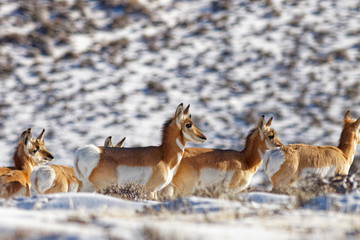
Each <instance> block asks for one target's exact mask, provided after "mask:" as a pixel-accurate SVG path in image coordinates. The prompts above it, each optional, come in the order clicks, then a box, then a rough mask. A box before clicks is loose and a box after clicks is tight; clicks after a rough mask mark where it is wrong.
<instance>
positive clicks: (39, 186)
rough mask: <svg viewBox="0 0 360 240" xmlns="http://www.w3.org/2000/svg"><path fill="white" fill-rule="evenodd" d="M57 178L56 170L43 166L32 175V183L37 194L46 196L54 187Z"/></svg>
mask: <svg viewBox="0 0 360 240" xmlns="http://www.w3.org/2000/svg"><path fill="white" fill-rule="evenodd" d="M55 177H56V174H55V171H54V169H52V168H51V167H50V166H45V165H43V166H40V167H39V168H38V169H37V170H35V171H34V172H32V173H31V175H30V182H31V185H32V187H33V188H34V190H35V191H36V193H37V194H44V193H45V192H46V191H47V190H49V189H50V188H51V187H52V186H53V184H54V180H55Z"/></svg>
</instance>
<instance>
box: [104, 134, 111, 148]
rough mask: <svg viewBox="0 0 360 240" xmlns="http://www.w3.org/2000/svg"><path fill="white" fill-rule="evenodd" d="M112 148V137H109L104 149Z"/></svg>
mask: <svg viewBox="0 0 360 240" xmlns="http://www.w3.org/2000/svg"><path fill="white" fill-rule="evenodd" d="M111 146H112V142H111V136H108V137H107V138H106V139H105V142H104V147H111Z"/></svg>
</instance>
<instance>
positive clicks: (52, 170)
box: [30, 136, 125, 194]
mask: <svg viewBox="0 0 360 240" xmlns="http://www.w3.org/2000/svg"><path fill="white" fill-rule="evenodd" d="M124 141H125V138H123V139H122V140H121V141H120V142H119V143H118V144H116V145H115V146H114V145H113V144H112V142H111V136H109V137H107V138H106V139H105V142H104V146H105V147H122V146H123V144H124ZM30 181H31V186H32V188H33V189H34V190H35V192H36V194H49V193H57V192H78V191H79V190H80V188H81V182H80V181H79V180H78V179H77V178H76V176H75V172H74V168H72V167H68V166H62V165H55V164H52V165H42V166H40V167H39V168H38V169H37V170H35V171H34V172H32V174H31V176H30Z"/></svg>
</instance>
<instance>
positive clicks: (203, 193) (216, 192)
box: [193, 182, 236, 200]
mask: <svg viewBox="0 0 360 240" xmlns="http://www.w3.org/2000/svg"><path fill="white" fill-rule="evenodd" d="M193 195H194V196H197V197H206V198H217V199H227V200H234V199H236V198H235V193H234V192H233V191H231V190H230V189H229V188H227V187H226V186H225V183H224V182H222V183H219V184H214V185H211V186H207V187H198V188H196V189H195V192H194V193H193Z"/></svg>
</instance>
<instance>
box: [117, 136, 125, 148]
mask: <svg viewBox="0 0 360 240" xmlns="http://www.w3.org/2000/svg"><path fill="white" fill-rule="evenodd" d="M125 139H126V137H124V138H123V139H121V141H120V142H118V143H117V144H116V146H115V147H123V146H124V142H125Z"/></svg>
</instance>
